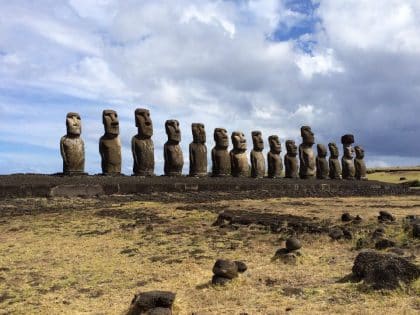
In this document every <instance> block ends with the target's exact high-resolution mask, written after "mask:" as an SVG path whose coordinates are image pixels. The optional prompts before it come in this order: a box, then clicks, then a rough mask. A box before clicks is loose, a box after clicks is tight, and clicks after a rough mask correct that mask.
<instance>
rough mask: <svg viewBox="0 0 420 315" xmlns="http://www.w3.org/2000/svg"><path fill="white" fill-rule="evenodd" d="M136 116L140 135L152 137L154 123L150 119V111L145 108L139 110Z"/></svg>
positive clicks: (135, 113) (136, 111)
mask: <svg viewBox="0 0 420 315" xmlns="http://www.w3.org/2000/svg"><path fill="white" fill-rule="evenodd" d="M134 116H135V119H136V127H137V128H138V131H139V134H140V135H142V136H144V137H148V138H150V137H152V136H153V123H152V119H151V118H150V111H149V110H148V109H144V108H137V109H136V110H135V112H134Z"/></svg>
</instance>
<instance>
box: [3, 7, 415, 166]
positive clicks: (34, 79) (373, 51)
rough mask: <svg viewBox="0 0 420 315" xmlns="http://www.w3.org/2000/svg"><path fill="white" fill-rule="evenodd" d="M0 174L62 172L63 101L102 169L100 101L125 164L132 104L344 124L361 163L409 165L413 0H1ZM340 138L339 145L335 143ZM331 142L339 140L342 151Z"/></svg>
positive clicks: (183, 119) (292, 133) (203, 116)
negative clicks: (115, 127)
mask: <svg viewBox="0 0 420 315" xmlns="http://www.w3.org/2000/svg"><path fill="white" fill-rule="evenodd" d="M0 12H2V14H1V16H0V114H1V118H2V123H1V124H0V174H10V173H18V172H36V173H55V172H60V171H61V170H62V159H61V156H60V151H59V142H60V138H61V137H62V136H63V135H64V134H65V133H66V125H65V117H66V114H67V112H78V113H80V115H81V117H82V138H83V139H84V141H85V149H86V171H88V172H89V173H92V174H95V173H100V171H101V170H100V156H99V152H98V141H99V138H100V137H101V135H102V134H103V132H104V129H103V125H102V110H104V109H114V110H116V111H117V112H118V114H119V117H120V132H121V142H122V146H123V147H122V157H123V164H122V171H123V172H124V173H125V174H131V172H132V155H131V151H130V141H131V137H132V136H133V135H135V134H136V132H137V129H136V127H135V122H134V110H135V109H136V108H148V109H150V111H151V116H152V120H153V124H154V136H153V140H154V143H155V160H156V173H157V174H161V173H162V169H163V152H162V149H163V144H164V143H165V141H166V134H165V128H164V123H165V120H167V119H178V120H179V121H180V125H181V131H182V142H181V147H182V150H183V153H184V156H185V159H184V160H185V164H184V173H187V172H188V145H189V143H190V142H191V141H192V135H191V123H193V122H202V123H204V124H205V126H206V131H207V146H208V149H209V150H208V151H210V150H211V148H212V147H213V146H214V141H213V130H214V128H216V127H224V128H226V129H227V130H228V132H229V134H230V133H231V132H232V131H236V130H239V131H243V132H244V133H245V135H246V136H247V141H248V149H249V150H250V149H251V148H252V141H251V131H252V130H260V131H262V133H263V137H264V138H265V140H266V143H265V146H266V151H267V147H268V143H267V142H268V141H267V138H268V136H270V135H272V134H276V135H278V136H279V137H280V139H281V141H282V144H283V153H282V154H284V152H285V146H284V142H285V140H286V139H293V140H295V141H296V143H298V144H299V143H301V137H300V126H302V125H309V126H311V127H312V130H313V131H314V133H315V137H316V142H317V143H323V144H328V143H329V142H336V143H337V144H339V143H340V138H341V136H342V135H343V134H346V133H352V134H354V135H355V141H356V144H359V145H362V146H363V147H364V149H365V155H366V162H367V165H368V167H374V166H375V167H380V166H393V165H395V166H396V165H400V166H402V165H420V119H419V118H420V70H419V69H420V36H419V34H420V1H418V0H387V1H383V0H345V1H337V0H312V1H311V0H278V1H274V0H262V1H257V0H236V1H234V0H230V1H228V0H226V1H216V0H211V1H210V0H188V1H187V0H177V1H172V0H167V1H160V0H151V1H147V0H145V1H138V0H136V1H134V0H124V1H117V0H68V1H64V0H63V1H57V0H37V1H30V0H26V1H25V0H14V1H6V0H0ZM340 149H341V145H340ZM341 152H342V149H341Z"/></svg>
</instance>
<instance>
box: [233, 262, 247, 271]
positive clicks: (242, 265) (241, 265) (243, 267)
mask: <svg viewBox="0 0 420 315" xmlns="http://www.w3.org/2000/svg"><path fill="white" fill-rule="evenodd" d="M234 263H235V264H236V266H237V267H238V272H240V273H243V272H245V271H246V270H247V269H248V266H247V265H246V264H245V263H244V262H243V261H238V260H235V261H234Z"/></svg>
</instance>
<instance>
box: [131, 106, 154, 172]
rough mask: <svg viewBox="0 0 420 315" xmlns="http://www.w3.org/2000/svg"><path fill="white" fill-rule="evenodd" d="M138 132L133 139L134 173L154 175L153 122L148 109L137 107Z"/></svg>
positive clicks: (135, 113) (135, 114)
mask: <svg viewBox="0 0 420 315" xmlns="http://www.w3.org/2000/svg"><path fill="white" fill-rule="evenodd" d="M134 116H135V120H136V127H137V134H136V135H135V136H133V138H132V139H131V151H132V153H133V160H134V163H133V174H134V175H137V176H153V175H154V170H155V156H154V145H153V140H152V136H153V123H152V119H151V118H150V112H149V110H148V109H144V108H137V109H136V110H135V112H134Z"/></svg>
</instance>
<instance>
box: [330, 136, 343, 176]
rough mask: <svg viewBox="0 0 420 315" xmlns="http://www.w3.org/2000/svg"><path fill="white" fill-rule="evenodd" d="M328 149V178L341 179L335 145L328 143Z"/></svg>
mask: <svg viewBox="0 0 420 315" xmlns="http://www.w3.org/2000/svg"><path fill="white" fill-rule="evenodd" d="M328 148H329V149H330V159H329V161H328V166H329V168H330V174H329V176H330V178H331V179H341V165H340V161H339V159H338V157H339V154H340V153H339V152H338V147H337V145H336V144H335V143H333V142H330V143H328Z"/></svg>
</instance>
